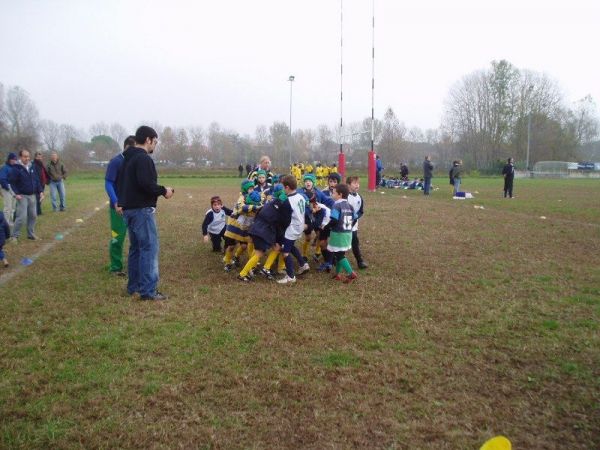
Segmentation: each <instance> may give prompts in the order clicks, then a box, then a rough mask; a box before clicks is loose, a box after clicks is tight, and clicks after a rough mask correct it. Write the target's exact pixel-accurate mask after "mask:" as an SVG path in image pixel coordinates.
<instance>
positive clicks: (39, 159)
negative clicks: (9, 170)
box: [33, 152, 50, 216]
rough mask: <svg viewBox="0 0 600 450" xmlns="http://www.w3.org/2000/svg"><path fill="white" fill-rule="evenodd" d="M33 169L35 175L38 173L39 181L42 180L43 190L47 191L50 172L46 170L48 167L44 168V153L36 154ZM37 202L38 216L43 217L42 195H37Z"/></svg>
mask: <svg viewBox="0 0 600 450" xmlns="http://www.w3.org/2000/svg"><path fill="white" fill-rule="evenodd" d="M33 169H34V170H35V173H36V175H37V177H38V179H39V180H40V185H41V186H42V190H43V191H45V190H46V185H47V184H48V182H49V181H50V177H49V175H48V171H47V170H46V167H45V166H44V156H43V155H42V152H35V157H34V158H33ZM35 200H36V211H37V215H38V216H41V215H42V201H41V200H40V194H36V196H35Z"/></svg>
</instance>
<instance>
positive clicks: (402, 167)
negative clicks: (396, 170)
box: [400, 162, 408, 181]
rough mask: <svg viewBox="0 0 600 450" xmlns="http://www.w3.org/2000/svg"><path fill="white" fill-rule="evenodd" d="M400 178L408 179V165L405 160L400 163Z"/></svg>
mask: <svg viewBox="0 0 600 450" xmlns="http://www.w3.org/2000/svg"><path fill="white" fill-rule="evenodd" d="M400 178H401V179H402V181H408V166H407V165H406V163H404V162H403V163H402V164H400Z"/></svg>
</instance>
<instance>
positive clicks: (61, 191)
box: [50, 180, 67, 211]
mask: <svg viewBox="0 0 600 450" xmlns="http://www.w3.org/2000/svg"><path fill="white" fill-rule="evenodd" d="M57 192H58V196H59V198H60V210H61V211H64V210H65V208H66V206H67V203H66V201H65V182H64V181H63V180H60V181H50V198H51V199H52V211H56V209H57V205H56V193H57Z"/></svg>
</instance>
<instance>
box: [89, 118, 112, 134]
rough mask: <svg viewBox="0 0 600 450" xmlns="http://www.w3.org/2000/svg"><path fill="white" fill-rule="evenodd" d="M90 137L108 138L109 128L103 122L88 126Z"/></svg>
mask: <svg viewBox="0 0 600 450" xmlns="http://www.w3.org/2000/svg"><path fill="white" fill-rule="evenodd" d="M90 135H92V137H94V136H110V127H109V126H108V125H107V124H106V123H105V122H96V123H95V124H92V125H91V126H90Z"/></svg>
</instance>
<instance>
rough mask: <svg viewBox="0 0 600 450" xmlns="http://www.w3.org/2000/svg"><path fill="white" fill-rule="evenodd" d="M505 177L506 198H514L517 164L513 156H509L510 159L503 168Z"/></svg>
mask: <svg viewBox="0 0 600 450" xmlns="http://www.w3.org/2000/svg"><path fill="white" fill-rule="evenodd" d="M502 176H503V177H504V198H506V197H507V196H508V198H513V181H514V179H515V164H514V159H513V158H508V161H507V163H506V165H505V166H504V168H503V169H502Z"/></svg>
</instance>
